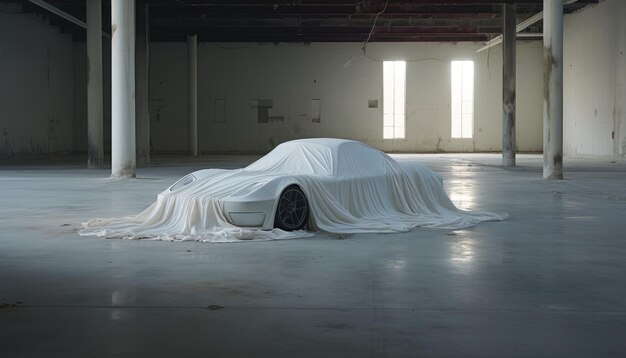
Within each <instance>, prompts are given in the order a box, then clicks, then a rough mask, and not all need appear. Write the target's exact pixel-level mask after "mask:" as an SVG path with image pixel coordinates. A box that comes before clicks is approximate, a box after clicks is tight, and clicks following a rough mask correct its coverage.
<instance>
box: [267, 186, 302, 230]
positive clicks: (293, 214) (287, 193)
mask: <svg viewBox="0 0 626 358" xmlns="http://www.w3.org/2000/svg"><path fill="white" fill-rule="evenodd" d="M308 218H309V204H308V202H307V200H306V196H305V195H304V193H303V192H302V190H301V189H300V187H298V186H297V185H290V186H288V187H287V188H285V190H283V192H282V193H281V194H280V197H279V198H278V206H277V207H276V217H275V219H274V227H276V228H279V229H282V230H285V231H293V230H301V229H302V228H304V225H306V222H307V220H308Z"/></svg>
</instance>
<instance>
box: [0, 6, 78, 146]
mask: <svg viewBox="0 0 626 358" xmlns="http://www.w3.org/2000/svg"><path fill="white" fill-rule="evenodd" d="M0 10H2V11H0V157H6V156H11V155H33V154H45V153H55V152H69V151H72V150H73V148H74V143H73V120H74V108H73V101H74V84H73V81H74V79H73V76H74V69H73V65H74V57H73V48H74V44H73V42H72V38H71V36H68V35H63V34H60V33H59V32H58V29H57V28H55V27H51V26H48V25H47V24H46V23H45V22H44V21H42V20H41V19H39V18H37V17H34V16H30V15H25V14H20V13H19V8H18V7H16V6H10V5H6V4H2V3H0Z"/></svg>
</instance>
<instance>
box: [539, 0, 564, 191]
mask: <svg viewBox="0 0 626 358" xmlns="http://www.w3.org/2000/svg"><path fill="white" fill-rule="evenodd" d="M543 13H544V18H543V177H544V178H545V179H563V0H543Z"/></svg>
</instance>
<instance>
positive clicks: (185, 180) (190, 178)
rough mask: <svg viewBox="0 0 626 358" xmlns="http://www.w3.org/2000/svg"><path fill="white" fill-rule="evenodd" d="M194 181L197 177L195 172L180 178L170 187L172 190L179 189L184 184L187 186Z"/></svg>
mask: <svg viewBox="0 0 626 358" xmlns="http://www.w3.org/2000/svg"><path fill="white" fill-rule="evenodd" d="M194 181H196V177H195V176H193V174H189V175H186V176H184V177H182V179H180V180H179V181H177V182H176V183H174V185H172V187H171V188H170V191H175V190H178V189H180V188H182V187H184V186H187V185H189V184H191V183H193V182H194Z"/></svg>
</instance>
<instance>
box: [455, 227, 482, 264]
mask: <svg viewBox="0 0 626 358" xmlns="http://www.w3.org/2000/svg"><path fill="white" fill-rule="evenodd" d="M453 235H454V239H455V240H454V241H453V242H452V243H451V245H450V262H451V263H452V265H454V266H456V267H457V268H459V269H461V270H463V271H469V269H470V268H471V264H472V261H473V260H474V253H475V249H474V245H475V244H476V241H475V240H474V239H472V238H470V237H469V235H468V234H467V233H466V232H464V231H454V233H453Z"/></svg>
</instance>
